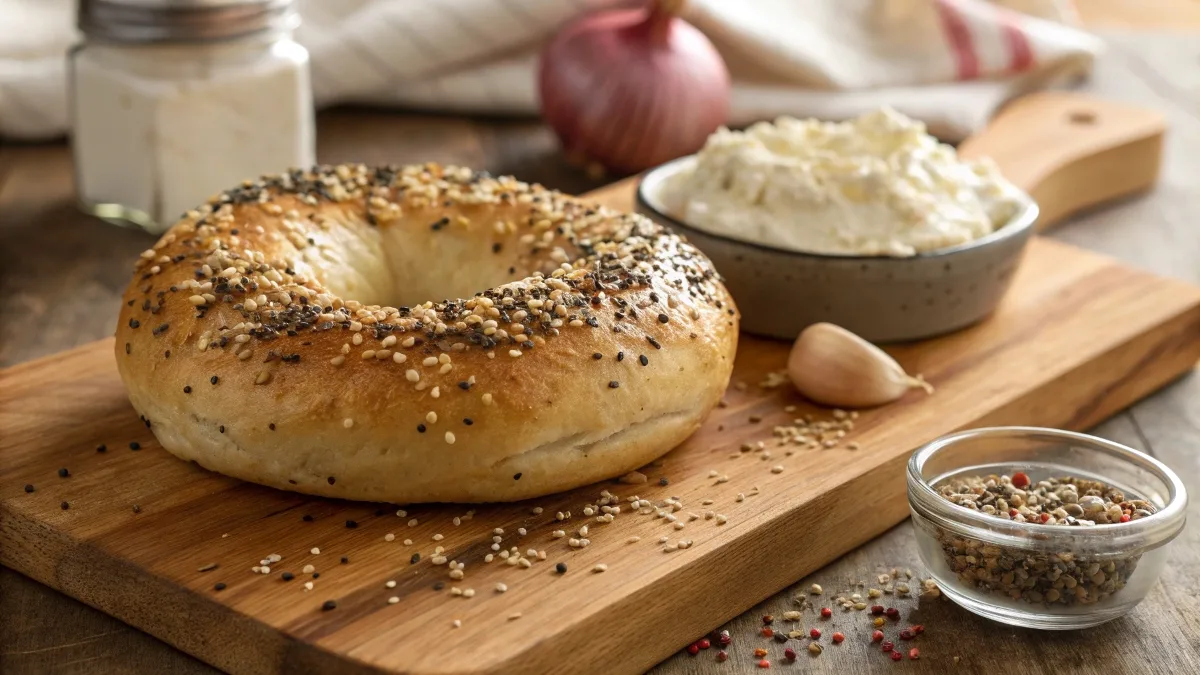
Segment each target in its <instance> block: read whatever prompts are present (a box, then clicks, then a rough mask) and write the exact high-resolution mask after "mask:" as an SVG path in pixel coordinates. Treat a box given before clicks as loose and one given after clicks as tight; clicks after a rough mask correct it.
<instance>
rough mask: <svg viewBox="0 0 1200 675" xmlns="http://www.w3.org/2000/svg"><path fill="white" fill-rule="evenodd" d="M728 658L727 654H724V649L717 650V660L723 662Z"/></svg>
mask: <svg viewBox="0 0 1200 675" xmlns="http://www.w3.org/2000/svg"><path fill="white" fill-rule="evenodd" d="M728 658H729V654H726V653H725V650H724V649H722V650H720V651H718V652H717V660H718V661H722V662H723V661H725V660H727V659H728Z"/></svg>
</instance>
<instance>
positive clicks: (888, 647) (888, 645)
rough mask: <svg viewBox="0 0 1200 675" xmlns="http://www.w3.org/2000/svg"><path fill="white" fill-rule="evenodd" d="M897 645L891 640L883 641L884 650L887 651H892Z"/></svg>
mask: <svg viewBox="0 0 1200 675" xmlns="http://www.w3.org/2000/svg"><path fill="white" fill-rule="evenodd" d="M895 646H896V645H895V644H893V643H892V641H891V640H884V641H883V645H882V648H883V651H885V652H890V651H892V649H893V648H894V647H895Z"/></svg>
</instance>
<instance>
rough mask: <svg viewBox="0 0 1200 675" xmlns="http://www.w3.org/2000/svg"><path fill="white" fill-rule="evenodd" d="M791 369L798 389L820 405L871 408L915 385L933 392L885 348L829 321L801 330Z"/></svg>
mask: <svg viewBox="0 0 1200 675" xmlns="http://www.w3.org/2000/svg"><path fill="white" fill-rule="evenodd" d="M787 370H788V376H789V377H790V378H791V380H792V384H793V385H795V387H796V390H797V391H799V392H800V393H801V394H803V395H804V396H805V397H806V398H808V399H810V400H812V401H813V402H815V403H819V404H821V405H828V406H838V407H842V408H869V407H872V406H878V405H883V404H885V403H891V402H892V401H895V400H896V399H898V398H900V397H901V396H903V395H904V393H905V392H906V391H908V390H909V389H912V388H914V387H920V388H922V389H925V391H926V392H928V393H933V387H931V386H930V385H929V383H927V382H925V380H923V379H921V378H920V377H912V376H910V375H909V374H908V373H906V372H904V369H903V368H901V367H900V364H899V363H896V360H895V359H893V358H892V357H890V356H888V355H887V354H886V353H885V352H884V351H883V350H882V349H880V348H879V347H876V346H875V345H873V344H871V343H870V342H867V341H866V340H864V339H862V338H861V337H859V336H857V335H855V334H854V333H851V332H850V331H848V330H846V329H844V328H842V327H840V326H835V325H833V324H831V323H817V324H813V325H811V326H809V327H808V328H805V329H804V331H802V332H801V333H800V336H799V337H797V338H796V343H795V344H794V345H792V352H791V354H790V355H789V356H788V367H787Z"/></svg>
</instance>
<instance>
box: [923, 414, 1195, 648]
mask: <svg viewBox="0 0 1200 675" xmlns="http://www.w3.org/2000/svg"><path fill="white" fill-rule="evenodd" d="M1016 472H1023V473H1025V474H1026V475H1027V476H1028V478H1029V481H1030V483H1029V485H1030V487H1031V488H1032V486H1035V485H1037V483H1038V481H1043V480H1046V479H1048V478H1051V477H1062V476H1072V477H1075V478H1079V479H1085V480H1092V481H1099V482H1101V483H1104V484H1106V485H1108V486H1112V487H1114V488H1116V489H1118V490H1120V491H1121V492H1122V493H1123V494H1124V500H1126V501H1134V500H1143V501H1145V502H1148V503H1149V504H1151V505H1153V507H1154V510H1153V513H1152V514H1151V515H1147V516H1145V517H1140V518H1137V519H1134V520H1129V521H1128V522H1119V523H1111V524H1095V525H1086V524H1084V525H1077V526H1073V525H1070V524H1062V525H1054V524H1042V523H1040V522H1038V523H1033V522H1020V521H1018V520H1010V519H1007V518H1003V517H997V516H995V515H989V514H988V513H985V512H983V511H982V510H975V509H971V508H967V507H965V506H960V505H958V504H955V503H952V502H950V501H949V500H947V499H946V498H945V497H943V496H942V495H941V494H940V493H939V491H938V488H939V487H940V486H941V485H942V484H944V483H946V482H948V481H951V480H953V479H955V478H959V477H964V476H968V475H971V476H978V475H983V476H987V475H991V474H995V475H997V476H1001V475H1005V476H1012V475H1014V474H1015V473H1016ZM907 483H908V501H909V507H910V508H911V510H912V516H913V529H914V530H915V532H916V538H917V545H918V547H919V553H920V555H921V561H922V562H923V563H924V564H925V566H926V567H927V568H928V569H929V572H930V574H931V575H932V576H933V578H934V579H935V580H936V581H937V584H938V587H939V588H940V589H941V591H942V592H943V593H944V594H945V595H946V596H947V597H949V598H950V599H951V600H953V601H954V602H956V603H958V604H959V605H961V606H963V607H965V608H966V609H968V610H970V611H972V612H974V613H976V614H979V615H981V616H985V617H988V618H990V619H994V620H996V621H1000V622H1003V623H1007V624H1012V625H1015V626H1025V627H1029V628H1043V629H1059V630H1061V629H1076V628H1087V627H1089V626H1095V625H1097V624H1100V623H1103V622H1105V621H1109V620H1111V619H1115V618H1117V617H1118V616H1121V615H1122V614H1125V613H1126V612H1128V611H1129V610H1131V609H1133V607H1134V606H1136V605H1137V604H1138V603H1139V602H1141V601H1142V599H1143V598H1144V597H1145V596H1146V593H1147V592H1149V590H1150V588H1151V587H1152V586H1153V585H1154V584H1155V582H1157V581H1158V577H1159V574H1160V573H1161V572H1162V569H1163V564H1164V562H1165V561H1166V556H1167V546H1166V545H1167V544H1168V543H1170V542H1171V540H1172V539H1174V538H1175V537H1176V535H1178V534H1179V532H1180V531H1181V530H1182V529H1183V526H1184V522H1185V520H1186V518H1187V491H1186V489H1185V488H1184V486H1183V483H1182V482H1181V481H1180V480H1179V477H1178V476H1177V475H1175V473H1174V472H1173V471H1171V470H1170V469H1169V468H1167V466H1166V465H1164V464H1163V463H1162V462H1159V461H1158V460H1156V459H1154V458H1153V457H1150V456H1148V455H1145V454H1143V453H1141V452H1138V451H1137V450H1134V449H1132V448H1128V447H1125V446H1123V445H1120V444H1119V443H1114V442H1112V441H1107V440H1104V439H1102V438H1096V437H1095V436H1088V435H1086V434H1080V433H1075V432H1071V431H1061V430H1057V429H1040V428H1034V427H996V428H987V429H973V430H970V431H963V432H959V433H956V434H951V435H949V436H944V437H942V438H939V439H937V440H935V441H933V442H932V443H930V444H928V445H926V446H925V447H923V448H921V449H919V450H917V451H916V452H915V453H913V456H912V459H910V460H909V462H908V472H907ZM1028 494H1033V493H1028ZM1082 501H1083V500H1082V499H1081V500H1080V502H1081V503H1082ZM1014 503H1016V502H1014ZM984 508H986V507H984ZM1001 508H1004V505H1003V504H1002V505H1001ZM1068 521H1069V519H1068Z"/></svg>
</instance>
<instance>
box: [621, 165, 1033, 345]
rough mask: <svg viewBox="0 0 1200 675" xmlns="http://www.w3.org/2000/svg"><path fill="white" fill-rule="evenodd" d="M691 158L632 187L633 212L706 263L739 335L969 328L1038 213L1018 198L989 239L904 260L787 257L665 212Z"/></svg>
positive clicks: (881, 334) (994, 295)
mask: <svg viewBox="0 0 1200 675" xmlns="http://www.w3.org/2000/svg"><path fill="white" fill-rule="evenodd" d="M694 161H695V158H694V157H692V156H689V157H682V158H680V159H677V160H674V161H671V162H668V163H666V164H663V165H662V166H659V167H657V168H655V169H652V170H651V171H650V172H649V173H647V174H646V175H645V176H644V177H643V178H642V180H641V182H640V184H639V185H638V190H637V210H638V212H640V213H642V214H644V215H646V216H648V217H650V218H652V219H654V220H655V221H657V222H659V223H660V224H662V225H664V226H666V227H669V228H671V229H672V230H674V231H675V232H677V233H679V234H682V235H684V236H686V237H687V238H688V240H689V241H691V242H692V243H693V244H695V245H696V246H697V247H698V248H700V250H702V251H704V253H705V254H706V255H708V257H709V258H711V259H712V261H713V263H714V264H715V265H716V267H717V270H718V271H719V272H720V273H721V275H722V276H723V277H724V278H725V285H726V287H728V288H729V291H730V293H732V294H733V299H734V300H735V301H736V302H737V304H738V308H739V309H740V310H741V312H742V329H743V330H745V331H748V332H750V333H754V334H756V335H763V336H767V337H774V338H780V339H784V340H794V339H795V338H796V336H797V335H799V334H800V331H802V330H803V329H804V328H805V327H807V326H809V325H810V324H813V323H818V322H822V321H825V322H829V323H833V324H837V325H839V326H841V327H843V328H846V329H847V330H850V331H853V332H854V333H857V334H858V335H860V336H862V337H863V338H865V339H867V340H870V341H872V342H899V341H906V340H917V339H921V338H928V337H933V336H936V335H942V334H944V333H949V332H952V331H955V330H959V329H961V328H965V327H967V326H970V325H972V324H974V323H977V322H979V321H981V320H983V319H984V318H985V317H987V316H988V315H989V314H991V313H992V311H993V310H994V309H995V308H996V306H997V305H998V304H999V303H1000V299H1001V298H1002V297H1003V296H1004V294H1005V292H1007V291H1008V288H1009V285H1010V284H1011V283H1012V279H1013V275H1014V274H1015V273H1016V270H1017V265H1018V264H1019V263H1020V261H1021V255H1022V253H1023V252H1024V250H1025V245H1026V244H1027V243H1028V242H1029V238H1030V236H1032V234H1033V224H1034V222H1035V221H1036V220H1037V214H1038V209H1037V205H1036V204H1034V202H1033V200H1032V199H1030V198H1028V197H1026V198H1025V205H1024V206H1023V207H1022V208H1021V209H1020V210H1019V211H1018V213H1017V215H1016V216H1015V217H1014V218H1013V219H1012V220H1011V221H1010V222H1009V223H1007V224H1005V225H1004V226H1003V227H1000V228H998V229H997V230H996V231H994V232H992V233H991V234H989V235H987V236H985V237H981V238H979V239H976V240H974V241H971V242H968V243H966V244H962V245H960V246H954V247H950V248H944V249H939V250H936V251H931V252H928V253H920V254H917V255H915V256H911V257H908V258H892V257H885V256H848V255H847V256H843V255H828V254H821V253H804V252H797V251H789V250H786V249H780V248H775V247H772V246H767V245H763V244H755V243H751V242H746V241H740V240H737V239H732V238H729V237H726V236H722V235H715V234H709V233H707V232H704V231H703V230H700V229H697V228H694V227H691V226H690V225H688V224H687V223H684V222H682V221H681V220H679V219H678V218H675V217H674V216H672V215H671V214H670V213H668V210H667V208H666V207H665V206H664V205H663V203H662V200H661V194H662V188H663V185H664V182H665V181H666V180H667V178H668V177H669V176H671V175H672V174H674V173H675V172H677V171H681V170H683V169H685V168H687V167H688V166H689V164H690V163H692V162H694Z"/></svg>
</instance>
